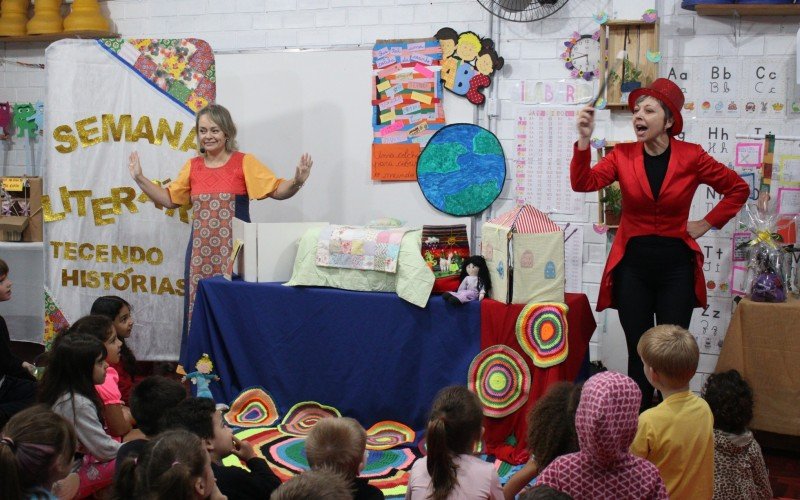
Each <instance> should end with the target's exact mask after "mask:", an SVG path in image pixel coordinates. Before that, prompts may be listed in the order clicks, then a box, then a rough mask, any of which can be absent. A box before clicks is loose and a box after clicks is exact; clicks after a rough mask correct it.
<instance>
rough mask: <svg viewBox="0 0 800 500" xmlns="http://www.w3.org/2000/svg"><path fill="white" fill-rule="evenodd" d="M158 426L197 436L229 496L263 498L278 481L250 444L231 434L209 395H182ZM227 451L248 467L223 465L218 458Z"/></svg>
mask: <svg viewBox="0 0 800 500" xmlns="http://www.w3.org/2000/svg"><path fill="white" fill-rule="evenodd" d="M161 428H162V430H167V429H186V430H188V431H190V432H192V433H194V434H196V435H197V436H198V437H200V439H201V440H202V442H203V444H204V445H205V447H206V449H207V450H208V453H209V455H211V468H212V469H213V470H214V477H216V478H217V484H218V485H219V489H220V491H221V492H222V494H223V495H227V497H228V498H229V499H230V500H236V499H242V500H246V499H250V498H266V497H267V496H268V495H269V494H270V493H272V491H274V490H275V489H276V488H277V487H278V486H280V484H281V480H280V479H279V478H278V477H277V476H276V475H275V473H274V472H272V469H270V468H269V466H267V462H266V460H264V459H263V458H261V457H259V456H258V455H256V452H255V450H254V449H253V445H252V444H250V443H248V442H247V441H241V440H239V439H236V438H235V437H234V436H233V431H231V429H230V427H228V424H227V423H226V422H225V419H224V418H223V417H222V412H221V411H220V410H218V409H217V406H216V405H215V404H214V401H213V400H211V399H208V398H186V399H184V400H183V401H181V402H180V403H178V405H177V406H175V408H172V409H171V410H169V411H167V412H166V414H165V415H164V418H163V419H162V421H161ZM230 454H234V455H235V456H236V457H237V458H239V459H240V460H243V461H244V462H245V465H247V468H248V469H250V471H249V472H248V471H247V470H245V469H242V468H241V467H225V466H223V465H222V459H223V458H225V457H227V456H228V455H230Z"/></svg>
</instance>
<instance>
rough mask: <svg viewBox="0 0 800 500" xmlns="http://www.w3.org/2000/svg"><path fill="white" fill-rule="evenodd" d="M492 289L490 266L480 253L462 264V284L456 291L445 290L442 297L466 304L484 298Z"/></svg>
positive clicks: (451, 301)
mask: <svg viewBox="0 0 800 500" xmlns="http://www.w3.org/2000/svg"><path fill="white" fill-rule="evenodd" d="M491 290H492V279H491V278H490V277H489V266H487V265H486V259H484V258H483V257H482V256H480V255H472V256H470V257H469V258H467V260H465V261H464V263H463V264H462V265H461V284H460V285H459V286H458V290H457V291H455V292H445V293H443V294H442V298H443V299H444V300H446V301H447V302H450V303H451V304H457V305H460V304H464V303H465V302H470V301H473V300H483V298H484V297H485V296H486V294H487V293H489V292H490V291H491Z"/></svg>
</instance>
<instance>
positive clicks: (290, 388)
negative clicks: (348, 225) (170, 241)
mask: <svg viewBox="0 0 800 500" xmlns="http://www.w3.org/2000/svg"><path fill="white" fill-rule="evenodd" d="M568 295H569V294H568ZM583 297H585V296H583ZM568 299H569V297H568ZM487 300H488V299H487ZM483 302H484V305H485V306H486V305H488V304H489V303H488V302H487V301H483ZM492 302H493V301H492ZM509 307H511V306H509ZM586 307H588V301H587V302H586ZM571 312H572V311H571ZM588 315H589V317H590V318H591V311H589V314H588ZM568 319H569V318H568ZM587 326H588V325H587ZM574 329H575V325H572V326H571V331H574ZM578 329H579V330H580V329H581V328H578ZM482 330H487V326H486V325H483V328H482V325H481V303H480V302H478V301H474V302H469V303H466V304H463V305H461V306H455V305H452V304H449V303H447V302H445V301H444V300H443V299H442V298H441V297H440V296H432V297H431V299H430V300H429V301H428V304H427V306H426V307H425V308H424V309H423V308H419V307H417V306H415V305H412V304H410V303H408V302H406V301H404V300H402V299H400V298H399V297H398V296H397V295H396V294H394V293H377V292H376V293H373V292H353V291H347V290H340V289H333V288H321V287H287V286H283V285H282V284H280V283H249V282H244V281H237V280H234V281H228V280H226V279H224V278H222V277H216V278H210V279H204V280H201V281H200V283H199V286H198V289H197V297H196V299H195V307H194V314H193V315H192V322H191V329H190V332H189V338H188V345H187V346H186V347H187V348H186V349H185V354H184V355H183V357H182V358H181V360H180V361H181V364H182V365H183V366H184V367H185V368H186V369H187V371H190V370H191V369H193V367H194V365H195V363H196V362H197V360H198V359H199V358H200V357H201V356H202V355H203V354H204V353H207V354H208V355H209V356H210V358H211V360H212V361H213V363H214V372H215V373H216V374H217V375H219V377H220V381H219V382H212V383H211V391H212V393H213V394H214V398H215V400H217V401H218V402H226V403H230V402H231V401H232V400H233V399H234V398H236V396H238V395H239V393H240V392H241V391H242V390H244V389H247V388H250V387H263V388H264V389H265V390H266V391H267V392H268V393H269V394H270V395H271V396H272V398H273V399H274V401H275V403H276V406H277V409H278V413H279V415H281V416H283V415H286V413H287V412H288V411H289V409H291V408H292V406H294V405H296V404H297V403H301V402H305V401H316V402H318V403H321V404H324V405H328V406H332V407H334V408H336V409H337V410H339V411H340V412H341V413H342V415H346V416H350V417H353V418H355V419H356V420H358V421H359V422H360V423H361V424H362V425H364V426H365V427H366V428H369V427H370V426H372V425H373V424H375V423H377V422H380V421H384V420H394V421H399V422H402V423H404V424H406V425H408V426H409V427H411V428H412V429H414V430H415V431H418V432H419V431H422V430H423V429H424V428H425V423H426V421H427V415H428V412H429V410H430V405H431V403H432V402H433V399H434V397H435V395H436V392H437V391H438V390H439V389H440V388H442V387H445V386H448V385H454V384H458V385H464V384H465V383H466V381H467V373H468V369H469V365H470V362H471V361H472V359H473V358H474V357H475V356H476V355H477V354H478V353H479V352H480V350H481V340H482V335H483V336H486V335H487V333H482ZM583 330H586V328H583ZM592 331H594V321H593V318H592V324H591V328H590V330H589V331H588V334H585V333H584V334H582V335H575V336H574V337H575V338H576V339H578V340H577V341H579V343H580V344H582V347H580V346H578V345H575V346H573V342H576V341H572V340H570V355H571V356H572V355H573V353H574V354H575V355H577V356H579V359H581V360H582V359H583V358H584V353H585V352H586V348H587V346H588V338H589V337H591V332H592ZM182 351H184V350H182ZM579 364H580V362H579ZM576 374H577V373H572V372H570V373H568V374H565V375H564V377H566V378H567V379H574V378H575V375H576Z"/></svg>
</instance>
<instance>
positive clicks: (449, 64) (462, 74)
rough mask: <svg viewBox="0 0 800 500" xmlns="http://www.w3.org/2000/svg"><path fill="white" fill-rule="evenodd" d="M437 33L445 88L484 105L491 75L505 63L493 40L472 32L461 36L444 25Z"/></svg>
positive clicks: (441, 76)
mask: <svg viewBox="0 0 800 500" xmlns="http://www.w3.org/2000/svg"><path fill="white" fill-rule="evenodd" d="M434 36H435V38H436V39H437V40H439V44H440V45H441V46H442V63H441V73H440V79H441V80H442V82H443V83H444V87H445V88H446V89H447V90H449V91H451V92H453V93H454V94H456V95H461V96H465V97H466V98H467V100H469V102H471V103H473V104H483V103H484V102H485V101H486V97H485V96H484V95H483V89H484V88H486V87H488V86H489V85H491V83H492V80H491V78H490V76H491V75H492V73H494V72H495V71H496V70H498V69H500V68H502V67H503V64H504V63H505V61H504V60H503V58H502V57H500V56H498V55H497V51H496V50H495V47H494V42H493V41H492V40H491V39H490V38H483V39H481V38H480V37H479V36H478V35H476V34H475V33H473V32H471V31H465V32H463V33H461V34H460V35H459V34H456V31H455V30H454V29H452V28H442V29H440V30H439V31H438V32H437V33H436V35H434Z"/></svg>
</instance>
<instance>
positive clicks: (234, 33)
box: [0, 0, 800, 369]
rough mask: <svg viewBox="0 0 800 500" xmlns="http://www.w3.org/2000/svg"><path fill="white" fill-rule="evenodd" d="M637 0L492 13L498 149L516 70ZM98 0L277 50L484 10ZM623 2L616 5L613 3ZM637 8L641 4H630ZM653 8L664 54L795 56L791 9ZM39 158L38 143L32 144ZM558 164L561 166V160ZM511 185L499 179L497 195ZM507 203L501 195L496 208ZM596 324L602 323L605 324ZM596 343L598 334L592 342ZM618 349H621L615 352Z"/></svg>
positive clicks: (7, 67) (578, 1) (406, 1)
mask: <svg viewBox="0 0 800 500" xmlns="http://www.w3.org/2000/svg"><path fill="white" fill-rule="evenodd" d="M631 2H635V4H634V10H635V8H636V7H638V6H639V5H643V3H641V2H638V1H637V0H614V1H613V2H610V3H609V1H608V0H573V1H571V2H569V3H568V4H567V5H566V6H565V7H564V8H563V9H561V10H560V11H559V12H558V13H556V14H555V15H554V16H552V17H550V18H548V19H545V20H543V21H539V22H533V23H512V22H506V21H500V22H499V30H498V31H495V33H494V34H493V35H492V36H493V38H494V40H495V42H496V43H497V47H498V52H499V53H500V55H502V56H503V57H504V58H505V61H506V66H505V68H504V69H503V70H502V71H501V74H500V75H499V76H498V77H497V78H496V79H495V85H497V95H498V98H499V99H500V104H501V106H500V109H501V116H500V117H499V119H498V120H497V128H496V132H497V134H498V137H499V138H500V139H501V141H502V143H503V144H504V147H506V148H513V145H514V118H515V117H514V111H515V107H516V106H515V104H516V103H517V101H518V94H519V90H518V85H519V83H520V82H521V81H522V80H525V79H536V80H545V79H547V80H561V79H564V78H567V77H568V74H567V72H566V70H565V69H564V67H563V63H562V62H561V60H560V59H559V55H560V53H561V52H562V51H563V42H564V40H565V39H566V38H568V37H569V36H570V35H571V34H572V32H573V31H579V32H581V33H591V32H593V31H594V30H596V29H597V28H598V26H597V23H596V22H595V21H594V20H593V19H592V15H593V14H596V13H597V12H599V11H602V10H606V11H608V12H610V13H613V12H614V11H630V9H631V5H630V3H631ZM101 5H102V7H103V9H104V11H105V12H106V13H107V15H108V16H109V17H110V19H111V20H112V22H113V24H114V28H115V30H116V31H118V32H119V33H120V34H121V35H122V36H123V37H138V36H150V37H161V38H169V37H181V36H193V37H198V38H203V39H205V40H207V41H208V42H209V43H210V44H211V45H212V47H214V48H215V49H216V50H219V51H230V50H236V49H275V48H282V47H290V48H295V47H309V48H310V47H318V48H319V47H322V48H326V47H336V46H352V45H360V46H365V47H366V46H370V45H372V43H373V42H374V41H375V39H377V38H405V37H423V36H430V35H432V34H433V33H435V32H436V31H437V30H438V29H439V28H441V27H444V26H451V27H453V28H455V29H456V30H458V31H464V30H467V29H472V30H474V31H476V32H477V33H478V34H480V35H484V36H485V35H488V33H489V29H490V15H489V14H488V13H487V12H486V10H484V9H483V8H482V7H481V6H480V5H479V4H478V3H477V1H475V0H439V1H437V2H432V1H423V0H108V1H105V2H101ZM623 7H624V9H623ZM641 8H642V9H644V7H641ZM656 8H657V10H658V11H659V12H660V15H661V19H660V32H661V41H660V42H661V51H662V54H663V55H664V57H665V58H671V59H676V58H678V59H686V60H688V61H691V60H692V58H697V57H709V56H710V57H714V56H719V57H722V56H759V55H768V56H785V57H787V58H793V57H794V54H795V48H794V39H795V33H796V32H797V29H798V24H800V17H794V18H792V17H787V18H771V17H767V18H745V19H742V20H741V21H735V20H733V19H729V18H704V17H698V16H697V15H696V14H694V13H692V12H689V11H685V10H682V9H681V8H680V0H657V1H656ZM43 55H44V44H2V43H0V58H2V59H4V60H6V61H10V62H13V61H22V62H31V63H41V62H43V61H44V57H43ZM44 95H45V89H44V79H43V71H41V70H38V69H29V68H23V67H19V66H17V65H14V64H10V63H6V64H4V65H3V66H2V70H1V71H0V101H11V102H15V101H16V102H18V101H36V100H40V99H44ZM629 128H630V127H629V125H628V116H627V115H625V114H624V113H622V114H620V115H618V116H616V117H614V118H613V130H615V134H619V136H620V137H616V138H620V139H624V138H628V137H630V136H629V135H628V136H626V135H625V134H629ZM34 147H35V148H38V149H36V151H37V158H38V160H37V161H41V159H40V158H39V156H40V151H39V150H40V149H41V148H40V144H39V143H36V145H35V146H34ZM29 150H30V146H29V145H28V141H27V139H25V140H22V139H12V140H11V141H3V142H0V155H1V156H0V157H1V158H2V161H3V164H2V169H3V174H5V175H18V174H22V173H24V172H25V169H26V167H25V165H26V163H27V162H28V161H29V158H30V157H31V155H30V151H29ZM565 168H566V166H565ZM509 191H510V186H506V189H505V190H504V192H505V193H508V192H509ZM594 200H595V198H594V197H593V196H592V195H587V204H586V208H585V213H584V214H582V215H579V216H577V217H571V218H569V217H568V218H566V219H565V220H576V219H577V220H579V221H580V222H582V223H583V225H584V242H585V243H584V245H585V246H584V257H583V260H584V265H583V270H582V274H583V281H584V284H583V289H584V291H585V292H586V293H587V294H588V295H589V298H590V300H591V301H592V302H593V303H594V301H595V300H596V297H597V291H598V288H599V285H598V283H599V280H600V276H601V273H602V269H603V265H604V263H605V253H606V246H607V241H606V237H605V236H604V235H598V234H596V233H595V232H594V231H593V230H592V227H591V223H592V222H594V220H595V218H596V214H597V204H596V203H595V202H594ZM507 201H508V200H503V201H502V202H501V203H500V204H498V205H502V206H505V205H506V204H507ZM609 316H613V318H614V319H613V320H611V319H609V320H608V321H606V314H599V315H597V319H598V322H599V324H600V327H599V328H598V334H597V335H595V338H594V339H593V347H592V355H593V356H594V357H602V358H603V359H605V360H606V361H607V364H609V365H611V366H613V367H615V368H619V369H624V342H622V340H621V339H622V337H621V331H620V329H619V324H618V322H617V321H616V314H615V313H613V312H612V313H611V314H610V315H609ZM606 323H607V324H606ZM597 342H602V345H598V343H597ZM621 356H622V357H621Z"/></svg>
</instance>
